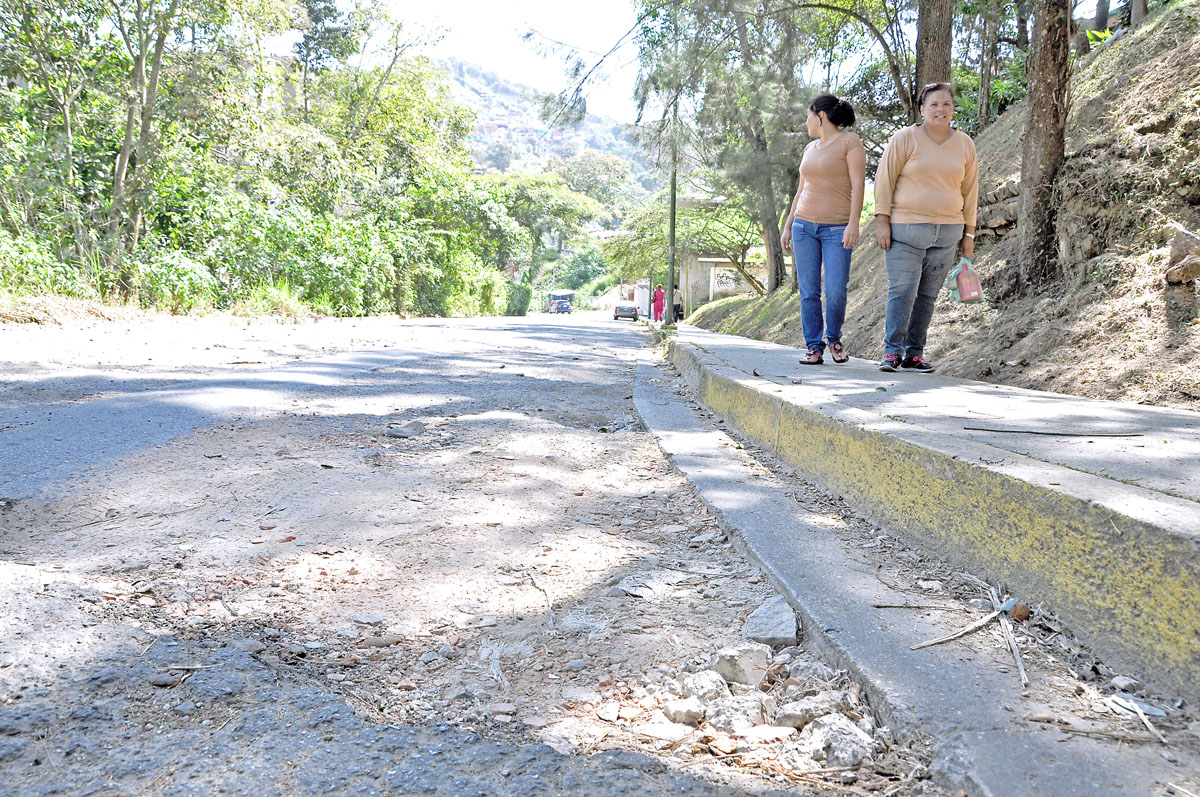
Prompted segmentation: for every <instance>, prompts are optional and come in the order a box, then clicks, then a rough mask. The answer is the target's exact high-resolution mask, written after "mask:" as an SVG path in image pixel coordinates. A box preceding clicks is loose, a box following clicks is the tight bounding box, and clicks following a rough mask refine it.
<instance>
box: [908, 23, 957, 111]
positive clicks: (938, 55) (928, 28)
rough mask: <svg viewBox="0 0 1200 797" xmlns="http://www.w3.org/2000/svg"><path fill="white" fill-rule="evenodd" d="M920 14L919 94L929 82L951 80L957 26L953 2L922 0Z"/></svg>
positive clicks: (918, 31) (918, 25)
mask: <svg viewBox="0 0 1200 797" xmlns="http://www.w3.org/2000/svg"><path fill="white" fill-rule="evenodd" d="M919 9H920V10H919V12H918V15H917V74H916V80H914V81H913V88H914V89H915V91H916V92H917V93H920V91H921V88H922V87H923V86H927V85H929V84H930V83H948V82H949V81H950V45H951V42H952V38H953V37H952V31H953V27H954V3H953V1H952V0H920V3H919Z"/></svg>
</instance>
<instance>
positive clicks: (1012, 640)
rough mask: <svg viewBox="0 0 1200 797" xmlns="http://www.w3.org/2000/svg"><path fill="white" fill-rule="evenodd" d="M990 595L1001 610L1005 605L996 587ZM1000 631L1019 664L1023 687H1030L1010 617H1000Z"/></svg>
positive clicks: (992, 588)
mask: <svg viewBox="0 0 1200 797" xmlns="http://www.w3.org/2000/svg"><path fill="white" fill-rule="evenodd" d="M988 593H989V594H990V595H991V597H992V606H995V607H996V608H997V609H999V608H1000V607H1001V606H1003V605H1004V604H1003V603H1001V602H1000V593H998V592H996V589H995V587H988ZM1000 631H1001V632H1002V633H1003V634H1004V641H1005V643H1006V644H1007V645H1008V649H1009V650H1010V651H1011V652H1012V655H1013V660H1014V661H1016V662H1017V672H1019V673H1020V674H1021V686H1029V676H1028V675H1026V674H1025V664H1024V663H1023V662H1022V661H1021V649H1020V648H1018V647H1017V638H1016V637H1015V636H1013V632H1012V621H1011V620H1009V619H1008V615H1005V614H1002V615H1000Z"/></svg>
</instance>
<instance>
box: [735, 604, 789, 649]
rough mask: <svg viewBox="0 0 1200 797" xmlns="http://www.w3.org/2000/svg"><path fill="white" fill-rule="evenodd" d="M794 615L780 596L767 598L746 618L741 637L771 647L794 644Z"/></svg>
mask: <svg viewBox="0 0 1200 797" xmlns="http://www.w3.org/2000/svg"><path fill="white" fill-rule="evenodd" d="M796 631H797V628H796V613H795V612H794V611H792V607H791V605H790V604H789V603H788V602H787V599H786V598H784V597H783V596H782V595H776V596H774V597H772V598H767V599H766V600H765V601H763V603H762V605H761V606H759V607H758V608H757V609H755V610H754V612H753V613H751V615H750V616H749V617H747V618H746V623H745V625H743V626H742V636H744V637H745V638H746V639H749V640H751V641H752V642H761V643H762V644H764V645H770V646H771V647H780V646H787V645H795V644H796Z"/></svg>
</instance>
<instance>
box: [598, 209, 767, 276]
mask: <svg viewBox="0 0 1200 797" xmlns="http://www.w3.org/2000/svg"><path fill="white" fill-rule="evenodd" d="M742 206H743V203H742V202H739V201H736V200H735V201H728V202H720V203H718V202H713V203H706V204H702V205H698V206H689V207H684V208H681V209H680V210H679V215H678V229H677V246H678V249H679V252H680V254H684V255H693V256H696V255H712V254H717V253H719V254H721V255H722V256H723V257H725V259H726V260H727V261H728V263H729V264H730V265H731V266H733V267H734V269H736V270H737V272H738V273H739V274H741V275H742V277H743V278H744V279H745V280H746V282H747V283H748V284H749V285H750V286H751V288H753V289H754V290H755V291H756V292H757V293H758V294H759V295H762V294H763V293H764V292H765V288H764V287H763V284H762V282H761V281H760V280H759V279H758V278H757V277H756V276H754V274H753V273H751V272H750V270H749V266H748V255H749V253H750V250H751V249H752V248H753V247H754V246H755V245H756V244H758V243H759V242H760V236H759V229H758V225H757V224H756V223H755V221H754V220H753V219H751V218H750V216H748V215H747V214H746V212H745V211H744V210H743V209H742ZM622 233H623V234H621V235H618V236H615V237H613V238H610V239H609V240H607V241H605V242H604V246H603V249H604V256H605V258H606V259H607V260H608V262H609V264H610V266H611V267H612V268H613V270H614V271H615V272H616V274H617V275H618V276H619V277H620V278H621V279H624V280H636V279H641V278H643V277H647V276H648V277H650V280H651V282H652V283H653V282H659V281H665V280H664V279H663V278H664V277H665V274H664V272H663V263H662V253H663V250H665V249H666V247H667V225H666V216H665V213H664V207H663V203H662V202H661V201H659V202H654V203H650V204H647V205H644V206H642V207H641V208H640V209H638V210H637V211H636V212H634V213H633V214H631V216H630V217H629V219H628V220H627V221H626V224H625V226H624V228H623V229H622ZM660 275H662V276H660Z"/></svg>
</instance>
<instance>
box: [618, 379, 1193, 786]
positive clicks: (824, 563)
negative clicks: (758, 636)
mask: <svg viewBox="0 0 1200 797" xmlns="http://www.w3.org/2000/svg"><path fill="white" fill-rule="evenodd" d="M667 381H669V380H664V379H662V378H661V373H659V372H657V371H656V369H655V368H653V366H650V365H648V364H646V363H643V364H641V365H639V366H638V378H637V380H636V382H635V385H634V399H635V401H636V403H637V407H638V412H639V413H640V414H641V416H642V419H643V420H644V421H645V423H646V426H647V428H648V429H649V430H650V431H651V432H652V433H653V434H654V435H655V436H656V437H657V438H658V442H659V445H660V446H661V447H662V449H663V451H664V452H665V453H666V454H667V456H668V457H669V458H670V460H671V462H672V464H673V465H674V466H675V467H676V468H677V469H678V470H679V471H680V472H681V473H683V474H684V475H685V476H686V477H687V479H688V480H689V481H690V482H692V483H693V484H694V485H695V486H696V488H697V490H698V492H699V493H700V496H701V497H702V499H703V500H704V502H705V503H706V504H707V505H708V506H709V507H710V509H712V511H713V513H714V515H715V516H716V518H717V519H718V522H719V523H720V524H721V527H722V528H723V529H724V530H725V531H726V532H727V533H728V534H729V536H730V539H731V540H732V541H733V542H734V543H735V544H736V545H737V547H738V548H739V549H740V550H742V551H743V552H744V553H745V555H746V556H747V558H748V559H750V560H751V561H752V562H754V563H755V564H756V565H757V566H758V567H759V568H760V569H761V570H762V571H763V572H764V573H766V574H767V575H768V577H769V578H770V579H771V581H772V582H773V583H774V584H775V586H776V588H777V589H778V590H779V591H780V593H781V594H783V595H784V596H785V597H787V599H788V601H789V603H791V605H792V607H793V608H794V609H795V610H796V612H797V614H798V615H799V617H800V620H801V625H802V627H803V631H804V638H805V640H806V642H807V643H808V644H810V645H811V646H812V647H813V648H815V649H816V650H817V651H818V652H819V653H820V654H821V655H822V656H823V657H825V658H826V659H827V660H828V661H829V663H831V664H833V665H834V666H836V667H838V668H840V669H844V670H846V671H848V672H849V673H850V674H851V675H852V677H853V678H854V679H855V680H856V681H858V682H859V683H860V684H861V685H862V686H863V687H864V688H865V690H866V693H867V694H868V695H869V698H870V703H871V707H872V709H873V711H874V712H875V713H876V715H877V716H878V717H879V718H880V719H882V720H883V722H884V723H885V724H887V725H888V726H889V727H890V728H891V729H892V730H893V732H895V733H896V734H897V736H898V738H900V739H903V740H911V739H914V738H915V737H929V738H930V739H931V740H932V741H933V743H934V754H933V759H932V761H931V763H930V772H931V774H932V776H933V778H934V779H935V780H936V781H937V782H938V783H940V784H941V785H942V786H944V787H947V788H948V789H951V790H956V789H964V790H965V791H966V792H967V793H969V794H971V795H988V796H989V797H990V796H991V795H995V796H996V797H1043V796H1044V795H1056V797H1074V796H1075V795H1078V797H1085V796H1086V797H1091V796H1092V795H1098V794H1104V795H1129V797H1135V795H1136V796H1137V797H1140V795H1144V794H1147V793H1157V791H1156V787H1163V786H1165V784H1166V783H1168V782H1171V781H1172V780H1173V779H1178V778H1179V777H1180V770H1179V769H1178V768H1175V767H1173V766H1172V765H1171V764H1170V763H1169V762H1167V761H1166V760H1164V758H1163V757H1160V756H1159V754H1158V748H1157V747H1154V746H1148V745H1121V746H1117V745H1115V744H1114V743H1113V742H1111V741H1109V740H1103V739H1098V738H1088V737H1079V736H1069V735H1067V734H1064V733H1061V732H1059V731H1058V730H1056V729H1055V728H1054V727H1053V726H1047V725H1044V724H1039V723H1034V722H1029V721H1027V719H1026V715H1027V714H1029V713H1034V712H1045V711H1046V710H1047V709H1046V706H1045V705H1044V704H1042V703H1041V702H1040V700H1039V696H1040V695H1039V694H1032V693H1027V692H1026V691H1025V690H1024V688H1023V687H1022V686H1021V684H1020V681H1019V680H1018V679H1017V678H1016V677H1015V675H1014V674H1013V673H1012V672H1011V671H1010V668H1009V667H1008V666H1006V665H1008V664H1010V663H1011V660H1010V659H1008V658H1007V654H1006V652H1004V651H1002V650H1001V649H999V648H998V646H996V645H994V644H988V643H982V644H981V643H980V642H979V641H978V640H964V641H962V642H956V643H951V644H948V645H942V646H937V647H933V648H925V649H922V650H916V651H914V650H912V645H914V644H915V643H917V642H920V641H923V640H924V639H928V638H930V637H933V636H936V635H938V634H940V633H944V632H945V631H948V630H951V629H952V628H953V627H955V626H957V625H958V624H959V623H961V619H958V621H957V622H953V623H947V621H946V619H945V618H944V617H940V616H937V615H938V613H937V612H933V613H931V614H933V615H934V616H929V615H930V613H926V614H924V615H919V616H917V615H911V614H907V613H906V614H905V615H904V616H903V617H898V616H897V615H896V614H895V613H894V612H889V611H888V610H887V609H885V608H877V607H876V606H875V604H881V605H895V604H902V603H906V602H908V601H909V599H910V598H911V594H910V593H908V592H905V591H904V588H903V587H897V586H893V585H891V584H889V583H887V582H886V581H885V580H883V579H880V578H879V577H878V575H877V572H878V571H877V569H876V567H875V566H874V565H873V563H872V560H871V559H870V555H867V554H864V553H863V551H862V549H861V547H860V543H861V541H860V540H856V539H844V538H843V537H842V536H840V535H839V534H837V533H833V532H832V531H831V529H830V526H829V523H828V520H827V519H825V518H823V517H815V516H813V515H812V514H811V513H810V512H808V511H807V510H805V509H804V508H802V507H801V506H800V505H799V504H798V503H797V502H796V501H795V500H794V499H792V498H791V497H789V496H788V495H787V494H786V488H787V483H786V482H784V481H782V480H781V479H779V478H777V477H775V476H773V475H769V474H763V473H762V470H761V467H760V466H759V465H758V464H757V463H756V462H755V461H754V460H753V459H752V458H751V457H750V456H749V455H747V454H745V453H744V452H742V451H739V450H737V449H736V448H735V447H734V446H733V441H731V440H730V439H729V438H728V437H727V436H726V435H725V434H724V433H723V432H719V431H717V430H715V429H714V428H713V427H712V425H711V424H710V423H707V422H705V421H703V420H702V419H701V418H699V417H698V416H697V414H696V413H695V412H693V411H692V410H690V409H689V408H688V407H687V406H685V405H684V403H683V402H682V401H680V400H679V398H678V397H677V396H676V395H675V393H674V390H673V388H672V387H671V386H670V385H669V384H663V383H664V382H667ZM956 618H957V616H956ZM1064 742H1068V743H1065V744H1064Z"/></svg>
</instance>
